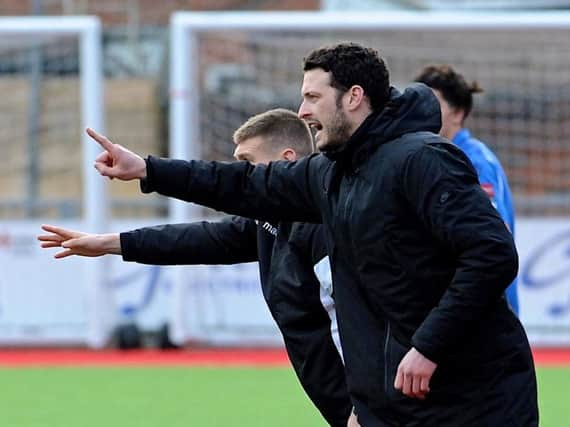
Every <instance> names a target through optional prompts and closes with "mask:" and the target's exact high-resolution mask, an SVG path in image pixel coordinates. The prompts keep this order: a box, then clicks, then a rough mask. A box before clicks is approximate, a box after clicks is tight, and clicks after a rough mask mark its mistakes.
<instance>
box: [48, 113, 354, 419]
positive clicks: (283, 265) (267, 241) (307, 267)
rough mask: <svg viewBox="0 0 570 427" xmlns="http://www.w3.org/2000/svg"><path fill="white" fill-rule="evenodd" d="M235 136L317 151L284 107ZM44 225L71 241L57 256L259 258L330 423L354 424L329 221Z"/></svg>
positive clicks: (290, 348) (55, 237)
mask: <svg viewBox="0 0 570 427" xmlns="http://www.w3.org/2000/svg"><path fill="white" fill-rule="evenodd" d="M234 142H235V145H236V148H235V153H234V156H235V157H236V159H238V160H244V161H247V162H250V163H251V164H266V163H269V162H270V161H271V160H281V159H282V160H288V161H292V160H296V159H297V158H298V157H301V156H307V155H309V154H311V153H312V152H313V141H312V137H311V133H310V131H309V129H308V127H307V125H306V124H305V122H304V121H303V120H301V119H300V118H299V117H297V115H296V114H295V113H293V112H292V111H288V110H283V109H276V110H270V111H267V112H265V113H262V114H259V115H257V116H254V117H252V118H250V119H249V120H248V121H246V122H245V123H244V124H243V125H242V126H241V127H240V128H239V129H238V130H237V131H236V132H235V133H234ZM42 228H43V229H44V230H45V231H47V232H49V233H50V234H49V235H42V236H39V240H40V241H43V242H44V243H43V244H42V247H46V248H48V247H62V248H64V250H63V251H61V252H59V253H57V254H56V255H55V257H56V258H64V257H67V256H70V255H81V256H101V255H105V254H120V255H122V256H123V259H124V260H125V261H136V262H139V263H144V264H159V265H174V264H235V263H242V262H251V261H259V271H260V276H261V284H262V290H263V295H264V297H265V300H266V302H267V305H268V307H269V310H270V312H271V314H272V316H273V318H274V319H275V321H276V323H277V325H278V327H279V329H280V331H281V333H282V334H283V340H284V342H285V346H286V349H287V353H288V355H289V359H290V360H291V363H292V365H293V367H294V369H295V372H296V374H297V376H298V378H299V380H300V382H301V384H302V386H303V388H304V389H305V391H306V393H307V395H308V396H309V397H310V398H311V400H312V401H313V403H314V404H315V406H316V407H317V408H318V409H319V410H320V412H321V413H322V415H323V417H324V418H325V419H326V420H327V422H328V423H329V424H330V425H332V426H335V427H346V425H347V420H348V418H349V414H350V411H351V407H352V404H351V403H350V398H349V396H348V391H347V387H346V380H345V375H344V366H343V364H342V360H341V356H340V354H339V350H340V344H339V343H338V334H337V333H336V330H335V329H336V321H334V322H333V324H332V327H333V330H334V334H333V335H336V337H333V335H331V317H329V315H331V316H334V308H333V307H332V298H331V296H330V295H326V294H325V293H324V292H323V290H322V289H321V287H320V285H319V279H318V278H317V276H316V275H315V272H314V268H315V266H316V265H317V264H318V265H319V266H320V265H325V266H328V258H327V257H326V251H325V245H324V237H323V236H322V230H321V228H322V227H321V226H319V225H317V224H302V223H285V222H274V223H270V222H265V221H255V220H253V219H247V218H244V217H237V216H234V217H231V218H228V219H225V220H222V221H220V222H196V223H191V224H174V225H173V224H169V225H162V226H158V227H148V228H141V229H138V230H133V231H129V232H125V233H120V234H102V235H101V234H99V235H98V234H87V233H82V232H77V231H71V230H66V229H62V228H60V227H55V226H51V225H44V226H43V227H42ZM325 272H326V268H325ZM321 296H322V297H324V298H322V299H321ZM323 302H324V303H325V305H327V309H325V307H323ZM331 308H332V310H331ZM327 310H328V311H329V313H327ZM333 319H334V317H333ZM333 340H336V341H337V342H336V343H335V342H333ZM335 344H336V346H335ZM337 347H338V349H337ZM353 422H354V420H353Z"/></svg>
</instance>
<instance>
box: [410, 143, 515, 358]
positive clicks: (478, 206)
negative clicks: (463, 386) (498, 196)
mask: <svg viewBox="0 0 570 427" xmlns="http://www.w3.org/2000/svg"><path fill="white" fill-rule="evenodd" d="M407 166H408V171H409V173H407V174H406V175H405V176H406V177H407V179H405V180H404V186H405V190H406V191H407V192H408V194H411V195H413V204H414V205H415V206H417V211H418V215H419V216H420V218H421V219H422V221H423V222H424V224H425V225H426V227H427V228H428V229H429V230H430V231H431V233H432V235H433V236H434V237H435V238H436V239H438V240H439V241H441V242H442V243H443V244H445V245H446V246H447V247H448V248H450V250H451V251H452V253H454V254H455V256H456V265H457V267H456V271H455V275H454V277H453V280H452V282H451V284H450V285H449V287H448V289H447V290H446V291H445V293H444V294H443V296H442V298H441V300H440V302H439V304H438V306H437V307H435V308H434V309H433V310H432V311H431V312H430V314H429V315H428V316H427V318H426V319H425V321H424V322H423V323H422V325H421V326H420V327H419V328H418V329H417V331H416V333H415V334H414V336H413V338H412V344H413V346H414V347H415V348H416V349H417V350H418V351H419V352H420V353H421V354H422V355H424V356H426V357H427V358H428V359H430V360H431V361H433V362H436V363H438V362H439V361H440V360H441V359H442V358H443V357H444V355H445V354H446V353H447V351H448V350H449V349H450V348H451V347H452V346H454V345H457V343H459V342H461V340H462V339H463V338H465V337H466V336H467V335H468V334H467V331H469V330H470V329H472V328H473V327H474V326H475V325H477V323H478V322H479V321H480V319H481V318H482V317H483V316H484V315H485V312H486V311H487V310H488V309H489V307H491V306H492V305H494V304H495V303H497V302H498V301H499V299H500V298H501V296H502V295H503V293H504V292H505V289H506V288H507V286H508V285H509V284H510V283H511V281H512V280H513V279H514V277H515V276H516V274H517V270H518V256H517V252H516V248H515V245H514V241H513V239H512V236H511V233H510V232H509V231H508V230H507V228H506V226H505V224H504V222H503V221H502V219H501V218H500V217H499V215H498V214H497V212H496V211H495V209H494V208H493V206H492V205H491V203H490V202H489V199H488V197H487V195H486V194H485V193H484V192H483V191H482V190H481V188H480V186H479V184H478V181H477V177H476V176H475V174H474V171H473V169H472V168H471V167H470V165H469V163H468V162H466V159H465V158H462V157H461V156H460V155H459V156H454V155H449V154H447V153H443V152H442V151H439V150H430V149H429V148H426V149H424V150H422V151H421V152H419V153H418V154H417V155H416V156H413V157H412V158H410V161H409V163H408V165H407ZM434 331H437V333H434Z"/></svg>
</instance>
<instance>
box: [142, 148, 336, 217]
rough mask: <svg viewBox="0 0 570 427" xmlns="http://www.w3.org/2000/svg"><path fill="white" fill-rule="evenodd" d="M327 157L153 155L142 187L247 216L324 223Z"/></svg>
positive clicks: (147, 160) (150, 157)
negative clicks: (259, 160)
mask: <svg viewBox="0 0 570 427" xmlns="http://www.w3.org/2000/svg"><path fill="white" fill-rule="evenodd" d="M323 160H324V159H322V156H310V157H306V158H303V159H301V160H299V161H296V162H287V161H276V162H271V163H269V164H268V165H255V166H254V165H252V164H250V163H248V162H231V163H226V162H209V161H201V160H191V161H184V160H171V159H162V158H157V157H153V156H149V157H148V158H147V159H146V177H145V178H144V179H142V180H141V189H142V191H143V192H145V193H150V192H157V193H159V194H162V195H164V196H168V197H174V198H177V199H180V200H185V201H188V202H194V203H198V204H200V205H203V206H207V207H210V208H213V209H216V210H219V211H223V212H226V213H229V214H233V215H240V216H245V217H248V218H257V219H263V220H265V221H270V222H279V221H287V222H294V221H298V222H313V223H320V222H321V214H320V209H319V208H320V206H319V200H318V199H319V197H320V194H319V192H320V190H321V188H320V187H322V186H319V185H318V184H317V183H318V182H320V179H319V178H318V175H319V174H320V169H321V168H322V167H323V166H325V164H324V163H323Z"/></svg>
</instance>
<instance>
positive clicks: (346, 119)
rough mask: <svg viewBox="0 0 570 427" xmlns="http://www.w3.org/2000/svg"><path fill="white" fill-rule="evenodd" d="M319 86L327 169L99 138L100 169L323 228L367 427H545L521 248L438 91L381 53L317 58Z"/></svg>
mask: <svg viewBox="0 0 570 427" xmlns="http://www.w3.org/2000/svg"><path fill="white" fill-rule="evenodd" d="M304 72H305V73H304V77H303V85H302V96H303V101H302V104H301V106H300V109H299V115H300V116H301V117H302V118H304V119H305V120H306V121H307V122H308V123H309V124H310V125H311V126H312V127H313V128H314V129H315V130H316V131H317V132H316V142H317V148H319V150H321V151H322V152H323V153H322V154H315V155H312V156H310V157H308V158H304V159H301V160H299V161H297V162H272V163H270V164H269V165H257V166H252V165H250V164H222V163H218V162H206V161H182V160H168V159H158V158H155V157H152V156H150V157H148V158H147V159H146V160H144V159H142V158H141V157H140V156H138V155H136V154H134V153H132V152H130V151H128V150H127V149H125V148H124V147H122V146H120V145H117V144H113V143H111V142H110V141H109V140H107V139H106V138H104V137H102V136H100V135H98V134H96V133H95V132H93V131H91V130H88V133H89V134H90V135H91V136H92V137H93V138H94V139H96V140H97V141H98V142H99V143H100V144H101V145H102V147H103V148H104V149H105V152H104V153H102V154H101V155H100V156H99V157H98V158H97V159H96V164H95V167H96V168H97V169H98V170H99V172H100V173H101V174H102V175H103V176H109V177H115V178H119V179H122V180H131V179H140V180H141V187H142V190H143V191H144V192H151V191H156V192H159V193H161V194H164V195H168V196H171V197H177V198H179V199H182V200H188V201H192V202H196V203H200V204H202V205H205V206H209V207H212V208H214V209H219V210H224V211H226V212H230V213H234V214H240V215H245V216H248V217H257V218H264V219H266V220H268V221H304V222H316V223H319V222H322V223H323V224H324V234H325V238H326V244H327V253H328V254H329V256H330V260H331V266H332V274H333V283H334V289H335V303H336V309H337V316H338V322H339V331H340V335H341V339H342V346H343V353H344V360H345V365H346V372H347V383H348V387H349V392H350V394H351V397H352V400H353V403H354V405H355V408H356V411H357V414H358V419H359V422H360V424H361V425H363V426H438V427H439V426H450V427H458V426H506V425H509V426H536V425H537V424H538V410H537V396H536V377H535V371H534V366H533V361H532V356H531V352H530V346H529V343H528V340H527V338H526V334H525V332H524V330H523V328H522V325H521V324H520V322H519V321H518V320H517V318H516V317H515V316H514V314H513V313H512V311H511V310H510V309H509V308H508V306H507V303H506V301H505V298H504V291H505V289H506V287H507V286H508V284H509V283H510V282H511V281H512V280H513V278H514V277H515V275H516V273H517V268H518V258H517V253H516V249H515V246H514V242H513V239H512V236H511V234H510V233H509V231H508V230H507V228H506V226H505V224H504V223H503V221H502V220H501V218H500V217H499V215H498V214H497V212H496V211H495V209H494V208H493V206H492V205H491V203H490V201H489V199H488V197H487V196H486V194H485V193H484V192H483V190H482V189H481V187H480V185H479V182H478V180H477V174H476V172H475V170H474V168H473V166H472V165H471V163H470V162H469V160H468V159H467V157H466V156H465V155H464V154H463V153H462V152H461V151H460V150H459V149H458V148H456V147H455V146H454V145H453V144H451V143H450V142H449V141H447V140H445V139H443V138H441V137H440V136H438V135H437V132H438V131H439V128H440V126H441V114H440V109H439V104H438V101H437V99H436V98H435V96H434V95H433V93H432V91H431V90H430V89H429V88H428V87H426V86H425V85H422V84H416V85H414V86H411V87H410V88H408V89H406V90H405V91H404V92H403V93H400V92H399V91H397V90H396V89H394V88H391V87H390V85H389V75H388V71H387V69H386V67H385V64H384V61H383V60H382V59H381V58H380V57H379V56H378V54H377V52H376V51H374V50H373V49H369V48H365V47H362V46H360V45H357V44H353V43H342V44H338V45H335V46H331V47H326V48H321V49H317V50H315V51H313V52H311V53H310V54H309V56H308V57H307V58H306V59H305V62H304ZM370 414H372V415H373V417H368V415H370Z"/></svg>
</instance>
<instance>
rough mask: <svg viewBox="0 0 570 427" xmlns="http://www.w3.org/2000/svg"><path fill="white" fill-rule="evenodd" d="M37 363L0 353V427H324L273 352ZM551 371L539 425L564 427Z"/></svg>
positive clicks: (557, 381)
mask: <svg viewBox="0 0 570 427" xmlns="http://www.w3.org/2000/svg"><path fill="white" fill-rule="evenodd" d="M34 354H35V353H34V352H23V353H22V352H8V355H7V356H6V353H5V352H4V353H3V352H0V366H2V367H1V368H0V384H2V387H1V391H0V402H1V407H2V412H1V415H0V419H1V425H2V426H10V427H11V426H14V427H102V426H105V427H110V426H121V427H151V426H153V427H155V426H156V427H158V426H160V427H162V426H169V427H178V426H180V427H182V426H184V427H187V426H224V427H225V426H237V427H241V426H248V427H254V426H260V427H261V426H264V427H266V426H276V427H278V426H288V427H290V426H296V427H304V426H325V425H326V424H325V423H324V422H323V421H322V420H321V418H320V417H319V415H318V414H317V412H316V410H315V409H314V408H313V407H312V405H311V404H310V403H309V401H308V400H307V399H306V398H305V396H304V394H303V392H302V390H301V388H300V386H299V385H298V383H297V380H296V378H295V377H294V374H293V372H292V370H291V369H290V368H289V367H288V366H286V364H284V362H285V358H284V355H283V354H282V353H280V352H263V351H262V352H250V353H244V352H237V353H236V352H233V353H232V352H222V353H213V352H207V353H197V355H193V356H192V355H189V354H188V353H186V352H179V353H173V354H171V355H168V354H166V355H161V353H146V354H136V353H132V354H131V355H129V354H127V355H124V354H117V353H98V354H96V355H95V356H94V357H93V356H90V355H89V353H88V352H85V355H84V356H82V354H81V353H79V354H78V353H73V352H53V353H50V352H43V353H42V352H40V353H39V354H37V353H36V354H35V355H34ZM232 354H234V356H232ZM248 354H249V356H248ZM34 357H36V358H37V360H36V362H34ZM208 358H209V359H208ZM568 360H569V361H570V357H568ZM551 362H552V361H550V362H548V363H541V362H540V360H537V363H538V364H539V368H538V375H539V387H540V407H541V417H542V421H541V426H544V427H559V426H570V405H569V404H568V402H570V400H569V398H570V364H569V365H568V366H564V363H565V359H563V358H560V359H556V360H555V363H551Z"/></svg>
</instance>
